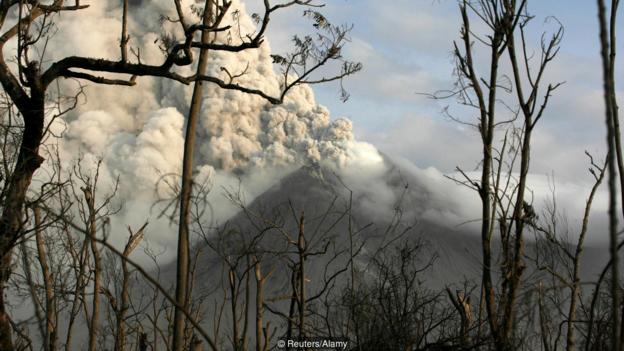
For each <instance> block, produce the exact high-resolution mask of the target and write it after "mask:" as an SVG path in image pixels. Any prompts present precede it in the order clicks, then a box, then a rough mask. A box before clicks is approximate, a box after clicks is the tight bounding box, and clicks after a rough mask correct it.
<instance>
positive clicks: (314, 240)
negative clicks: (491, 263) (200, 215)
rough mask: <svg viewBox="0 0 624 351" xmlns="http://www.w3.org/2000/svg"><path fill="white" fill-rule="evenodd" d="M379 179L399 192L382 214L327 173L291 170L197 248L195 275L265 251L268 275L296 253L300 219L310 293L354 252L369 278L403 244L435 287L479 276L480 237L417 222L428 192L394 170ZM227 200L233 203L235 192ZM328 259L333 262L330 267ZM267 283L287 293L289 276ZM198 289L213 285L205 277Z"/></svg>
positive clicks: (368, 198)
mask: <svg viewBox="0 0 624 351" xmlns="http://www.w3.org/2000/svg"><path fill="white" fill-rule="evenodd" d="M383 179H384V180H385V181H386V182H387V183H388V185H389V188H390V189H393V190H394V191H395V192H396V198H397V202H396V203H395V204H394V205H395V206H394V207H393V209H392V211H391V212H388V211H386V210H385V209H383V207H384V206H385V205H384V204H380V205H379V208H375V207H374V206H372V205H374V203H375V201H374V198H371V196H372V195H370V194H358V193H355V192H353V193H351V192H350V191H349V188H348V184H345V183H344V180H343V179H341V177H340V176H339V175H337V174H336V173H334V172H333V171H331V170H330V169H328V168H315V169H312V168H308V167H304V168H300V169H299V170H296V171H294V172H293V173H291V174H290V175H288V176H286V177H285V178H284V179H282V180H280V181H279V182H278V183H277V184H276V185H274V186H273V187H272V188H270V189H269V190H268V191H266V192H265V193H264V194H262V195H260V196H259V197H257V198H256V199H254V200H253V201H252V202H251V203H250V204H248V205H243V204H241V211H240V212H239V213H238V214H237V215H236V216H234V217H233V218H231V219H230V220H229V221H228V223H227V224H225V225H224V226H223V227H221V228H220V230H219V231H218V234H214V233H213V235H212V236H211V237H209V238H207V240H202V241H201V242H200V243H199V244H198V245H197V247H196V249H202V250H204V251H207V252H206V254H205V255H203V257H204V258H203V259H201V262H200V263H199V264H198V267H199V269H200V270H201V271H200V272H198V276H201V277H210V276H212V277H214V276H215V274H216V273H218V271H222V269H223V262H224V261H226V260H228V259H230V260H231V259H232V258H233V257H235V256H236V255H237V254H238V255H242V254H243V253H245V252H250V251H255V252H258V253H260V254H259V255H262V253H265V254H264V256H265V259H266V257H267V256H269V257H270V259H269V260H268V262H270V263H267V268H266V269H267V270H269V269H279V268H275V267H281V269H287V267H286V266H284V264H283V263H278V262H277V261H282V259H283V258H284V257H285V256H288V255H292V253H293V252H296V250H297V242H298V234H299V225H300V220H301V216H303V217H304V221H303V223H304V237H305V241H306V246H307V247H308V251H309V252H310V253H312V252H314V253H316V254H314V255H311V256H310V260H309V261H310V262H309V263H307V264H308V265H309V268H308V269H307V270H306V275H308V274H309V275H310V276H309V277H307V278H308V280H309V281H310V287H311V289H312V290H314V288H315V287H316V288H321V287H322V286H323V284H324V282H325V280H326V278H327V277H328V276H331V275H332V273H335V272H337V271H339V270H341V269H343V268H344V267H345V266H346V265H348V261H349V257H350V253H351V252H354V253H355V254H357V255H355V254H354V256H355V266H356V267H357V268H359V271H361V272H366V271H367V266H368V265H369V263H370V260H371V259H372V258H374V257H376V256H377V255H378V254H379V253H380V251H382V250H384V249H385V250H395V249H396V248H397V247H400V246H401V244H403V243H406V242H412V243H413V244H418V245H419V246H421V248H420V249H419V250H418V256H419V261H420V262H421V263H422V264H423V265H426V264H427V263H428V262H430V261H431V262H433V263H434V264H433V265H432V267H431V269H428V270H426V271H425V272H424V274H425V275H424V276H423V278H426V282H427V285H428V286H430V287H432V288H434V287H435V288H440V287H442V286H445V285H447V284H453V283H460V282H461V281H462V280H464V278H466V279H473V278H475V277H477V276H478V274H479V271H480V269H479V261H480V260H479V256H480V254H479V253H480V243H479V240H478V238H477V236H476V235H474V233H469V232H468V230H466V229H464V230H461V229H462V228H461V227H460V226H459V227H458V226H457V223H451V222H449V223H448V225H446V226H445V225H442V224H439V223H435V222H434V221H432V220H428V219H423V218H419V217H420V216H419V215H420V214H422V213H424V211H425V210H427V203H426V201H427V198H428V197H429V196H430V195H431V194H429V193H428V190H427V189H424V188H422V186H421V184H417V183H416V180H415V179H409V178H407V179H406V178H405V176H404V175H402V174H400V172H399V169H398V168H397V167H389V168H388V170H387V174H386V175H385V176H384V177H383ZM412 182H413V183H412ZM231 198H232V200H233V201H238V199H237V196H236V194H231ZM289 242H290V243H289ZM351 249H353V251H351ZM208 252H209V253H208ZM321 252H323V254H320V253H321ZM278 253H279V254H278ZM228 257H229V258H228ZM289 260H294V258H287V259H286V261H289ZM432 260H433V261H432ZM328 261H332V262H331V263H330V264H329V266H330V267H329V268H328V267H327V266H328ZM269 267H270V268H269ZM363 274H365V273H363ZM219 275H220V274H216V276H219ZM280 276H282V279H280V278H279V277H280ZM272 278H273V279H274V280H273V281H272V282H271V285H274V286H275V285H278V286H281V287H282V288H286V285H287V283H288V279H286V278H289V277H288V276H286V277H284V276H283V275H280V274H273V276H272ZM278 281H279V283H278ZM202 283H207V284H208V285H212V284H213V283H214V282H213V283H211V282H210V281H209V280H205V279H202ZM276 283H277V284H276ZM200 284H201V283H200ZM197 288H200V286H198V287H197ZM206 288H208V286H206ZM200 290H202V291H204V290H205V289H201V288H200Z"/></svg>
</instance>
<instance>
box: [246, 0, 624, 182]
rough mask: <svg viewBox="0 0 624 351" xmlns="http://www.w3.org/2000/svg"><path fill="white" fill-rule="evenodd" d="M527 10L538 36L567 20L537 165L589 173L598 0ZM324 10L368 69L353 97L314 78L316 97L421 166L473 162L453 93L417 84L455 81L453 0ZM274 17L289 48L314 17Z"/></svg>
mask: <svg viewBox="0 0 624 351" xmlns="http://www.w3.org/2000/svg"><path fill="white" fill-rule="evenodd" d="M248 6H250V7H252V8H253V5H251V4H250V5H248ZM529 11H530V13H531V14H533V15H535V19H534V20H533V22H532V25H531V32H530V36H531V39H533V40H532V42H533V43H534V44H535V45H539V39H540V34H541V33H542V32H543V31H544V30H546V31H548V30H552V29H553V28H555V26H554V23H555V22H553V21H552V20H550V21H547V19H548V17H549V16H555V17H556V18H557V19H558V20H559V21H560V22H561V23H562V24H563V25H564V26H565V36H564V39H563V42H562V44H561V51H560V54H559V56H558V57H557V58H556V60H555V61H554V62H553V63H552V65H551V66H550V74H549V76H548V78H549V81H550V82H555V83H556V82H559V81H565V82H566V83H565V84H564V85H563V86H562V87H561V88H560V89H559V90H558V91H556V92H555V95H554V96H553V98H552V100H551V105H550V108H549V110H548V112H547V114H546V115H545V116H544V118H543V121H542V123H541V124H540V125H539V126H538V129H537V131H536V133H535V137H534V148H533V151H534V158H533V166H532V167H533V168H532V172H534V173H538V174H551V173H553V172H554V174H555V176H556V177H557V178H563V179H564V180H574V181H585V180H589V179H590V178H589V175H588V174H586V173H587V172H586V169H587V167H586V159H585V157H584V154H583V153H584V150H589V151H590V152H592V153H594V154H595V155H600V154H601V152H602V150H603V144H604V136H603V135H604V123H603V114H602V112H603V101H602V95H601V69H600V61H599V56H598V53H599V47H598V30H597V15H596V12H597V10H596V3H595V1H588V0H573V1H570V0H543V1H529ZM323 13H324V14H325V15H326V16H327V17H328V18H329V19H330V21H333V22H334V23H347V24H353V26H354V27H353V30H352V32H351V39H352V42H351V43H350V45H348V46H347V47H346V48H345V56H347V57H349V58H352V59H354V60H357V61H360V62H362V64H363V65H364V69H363V71H362V72H360V73H358V74H357V76H355V77H351V78H349V79H348V80H347V81H346V83H345V86H346V88H347V89H348V91H349V93H350V94H351V97H350V99H349V101H348V102H346V103H341V102H340V101H339V99H338V89H337V87H336V86H335V85H325V86H316V87H315V88H314V90H315V91H316V94H317V101H318V102H319V103H321V104H323V105H325V106H327V107H329V109H330V110H331V111H332V115H333V116H334V117H348V118H350V119H351V120H353V122H354V126H355V130H356V136H357V137H358V138H359V139H361V140H366V141H369V142H371V143H373V144H375V145H376V146H377V147H378V148H379V149H381V150H382V151H384V152H387V153H389V154H391V155H395V156H401V157H405V158H407V159H409V160H411V161H413V162H414V163H415V164H416V165H417V166H419V167H423V168H424V167H429V166H433V167H436V168H438V169H440V170H442V171H450V170H452V169H453V168H454V167H455V166H458V165H459V166H462V167H463V168H466V169H472V168H474V167H475V166H476V163H477V161H478V158H479V157H478V152H479V147H478V145H479V144H478V142H479V141H478V139H477V135H476V134H475V133H474V132H473V131H472V130H470V129H468V128H465V127H462V126H460V125H458V124H456V123H454V122H451V121H449V120H448V119H446V118H445V117H444V116H443V114H442V113H441V110H442V108H443V107H444V106H445V105H450V106H451V108H453V105H454V102H453V101H451V100H448V101H432V100H430V99H428V98H426V97H424V96H422V95H419V94H417V93H418V92H421V93H431V92H434V91H436V90H439V89H445V88H450V87H451V86H452V83H453V77H452V69H453V64H452V57H451V48H452V41H453V40H456V39H457V38H458V33H459V28H460V24H459V12H458V7H457V2H456V1H454V0H440V1H434V0H394V1H385V2H380V1H372V0H328V1H327V2H326V6H325V8H324V9H323ZM273 25H274V26H273V28H272V31H271V32H270V33H269V35H268V37H269V39H270V41H271V44H272V46H273V47H274V48H275V50H276V51H280V50H282V51H283V50H286V48H287V47H288V46H287V45H288V40H289V38H290V35H291V33H293V32H298V33H302V32H306V30H307V28H308V27H309V25H308V24H307V23H305V21H302V20H301V18H300V17H299V16H297V14H296V13H292V14H283V15H282V17H280V18H276V20H275V21H274V22H273ZM622 27H624V26H621V27H620V28H622ZM620 37H622V35H620ZM621 43H622V41H621ZM621 43H620V45H619V47H620V48H619V51H620V52H623V51H624V50H622V49H624V47H623V46H622V44H621ZM536 48H537V47H536ZM619 66H620V67H621V65H619ZM621 73H622V72H618V75H619V76H621V75H622V74H621ZM620 92H621V88H620ZM620 96H622V94H621V93H620ZM457 111H458V113H460V114H461V113H464V112H462V111H460V110H457ZM462 117H463V116H462Z"/></svg>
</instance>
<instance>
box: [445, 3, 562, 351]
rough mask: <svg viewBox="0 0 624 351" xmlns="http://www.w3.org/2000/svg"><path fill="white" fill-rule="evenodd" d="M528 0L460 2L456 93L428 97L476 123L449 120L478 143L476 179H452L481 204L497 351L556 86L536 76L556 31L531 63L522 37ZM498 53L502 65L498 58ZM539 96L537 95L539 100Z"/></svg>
mask: <svg viewBox="0 0 624 351" xmlns="http://www.w3.org/2000/svg"><path fill="white" fill-rule="evenodd" d="M527 2H528V1H526V0H522V1H515V0H477V1H469V0H464V1H462V2H461V3H460V12H461V18H462V29H461V39H462V42H461V45H459V44H457V43H455V50H454V56H455V59H456V62H457V67H456V74H457V77H458V79H457V84H456V88H455V89H454V90H452V91H447V92H439V93H436V94H434V95H433V96H434V97H435V98H445V97H456V98H458V99H459V102H460V104H462V105H464V106H467V107H469V108H471V109H474V110H476V112H477V117H476V120H477V122H466V121H465V119H456V118H454V117H452V116H451V117H452V118H454V119H455V120H458V121H461V123H464V124H468V125H470V126H473V127H474V128H476V129H477V131H478V132H479V135H480V137H481V141H482V146H483V150H482V159H481V162H480V167H481V177H480V179H479V180H475V179H471V178H470V177H469V176H468V175H467V174H466V173H465V172H464V171H463V170H461V169H460V168H458V172H459V173H460V174H461V177H463V178H454V180H456V181H457V182H458V183H461V184H463V185H466V186H468V187H470V188H472V189H474V190H475V191H477V192H478V194H479V197H480V199H481V203H482V207H481V209H482V220H481V241H482V257H483V269H482V289H483V300H484V301H483V302H482V303H483V306H484V309H485V311H486V313H487V320H488V324H489V327H490V331H491V334H492V336H493V338H494V340H495V343H496V347H497V348H498V349H500V350H506V349H510V348H512V347H513V340H512V339H513V335H512V334H513V332H514V323H515V321H516V306H517V301H516V300H517V298H518V293H519V291H520V286H521V282H522V276H523V272H524V269H525V266H526V265H525V263H524V247H525V243H524V235H525V227H526V225H527V223H530V222H531V220H532V219H531V212H532V210H531V209H532V206H531V204H530V201H527V200H528V199H527V195H526V193H527V176H528V172H529V166H530V155H531V148H530V145H531V137H532V132H533V130H534V128H535V126H536V124H537V122H538V121H539V120H540V119H541V118H542V117H543V115H544V112H545V110H546V107H547V105H548V102H549V99H550V97H551V94H552V92H553V91H554V90H555V89H557V87H559V85H560V84H549V85H548V86H547V87H546V88H545V89H544V88H543V77H544V72H545V71H546V68H547V66H548V64H549V63H550V62H551V61H552V60H553V59H554V57H555V56H556V54H557V52H558V47H559V43H560V41H561V39H562V36H563V28H562V27H559V29H558V30H556V31H555V32H554V34H552V35H551V36H550V37H547V36H543V37H542V42H541V43H540V44H541V55H540V57H539V60H538V61H537V64H535V65H533V64H532V54H531V53H530V52H529V49H528V48H527V46H528V45H529V43H528V42H527V40H526V36H525V29H526V27H527V26H528V24H529V22H530V21H531V19H532V18H533V17H532V16H530V15H529V14H528V11H527ZM475 18H476V19H477V20H479V21H481V23H482V24H483V25H484V27H485V31H486V33H483V34H479V33H478V32H477V31H476V30H474V29H473V28H472V27H471V22H472V19H475ZM518 36H519V39H518V38H517V37H518ZM479 46H484V47H485V48H486V49H485V50H486V52H487V56H488V57H489V60H488V61H487V62H488V63H487V67H486V70H487V74H485V75H481V74H480V73H479V68H480V67H479V66H478V65H477V63H476V56H477V55H478V54H479V53H480V52H479V51H477V48H478V47H479ZM505 54H506V55H507V57H508V60H506V61H503V60H504V55H505ZM504 63H505V64H508V65H509V67H510V71H511V72H510V74H505V72H504V71H503V70H502V68H501V67H502V66H503V64H504ZM542 90H543V91H542ZM501 94H502V96H501ZM540 94H543V96H542V97H541V98H540ZM501 107H502V109H503V110H507V114H510V115H511V116H510V118H509V119H508V120H505V119H500V118H499V116H500V115H502V113H501V112H499V108H501ZM518 117H521V124H520V126H518V127H516V126H513V124H512V123H514V121H515V120H517V119H518ZM510 125H511V126H512V134H511V139H512V140H511V142H510V143H511V144H512V145H513V147H510V149H511V151H512V153H511V157H510V159H509V160H505V159H504V158H505V157H506V156H507V155H506V152H507V150H506V148H507V147H508V141H509V138H508V134H507V133H506V134H505V136H504V138H502V140H503V141H502V146H501V147H500V149H499V150H497V137H496V132H497V130H498V129H500V128H501V127H505V126H510ZM517 161H518V162H517ZM518 163H519V164H518ZM503 165H506V168H508V169H505V168H503ZM514 171H517V172H518V173H519V176H518V178H517V179H512V176H511V174H512V172H514ZM497 227H498V231H499V233H500V237H501V245H502V257H501V260H502V261H501V263H500V270H501V285H500V290H499V291H497V289H496V284H495V283H494V280H493V278H492V275H493V273H492V272H493V265H494V261H495V260H496V257H495V256H494V254H493V253H492V236H493V234H494V231H495V229H496V228H497ZM497 295H498V298H497Z"/></svg>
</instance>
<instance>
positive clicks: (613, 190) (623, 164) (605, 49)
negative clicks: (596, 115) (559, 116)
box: [598, 0, 624, 350]
mask: <svg viewBox="0 0 624 351" xmlns="http://www.w3.org/2000/svg"><path fill="white" fill-rule="evenodd" d="M618 5H619V0H612V1H611V6H610V8H609V11H610V15H609V12H607V9H606V6H605V1H604V0H598V19H599V23H600V56H601V59H602V76H603V89H604V100H605V120H606V125H607V155H608V158H607V169H608V178H607V182H608V185H609V245H610V250H611V261H612V264H611V299H612V304H611V308H612V312H613V313H612V321H611V324H612V325H611V328H612V330H611V333H612V335H611V348H612V349H613V350H622V349H623V347H624V344H623V342H624V337H623V335H621V333H623V332H624V329H623V330H622V331H620V323H621V320H620V313H618V312H617V311H619V310H620V309H621V306H620V304H621V302H620V295H621V294H620V283H619V282H620V276H619V258H618V239H617V234H618V228H617V225H618V220H617V184H616V181H617V177H618V169H619V173H620V174H619V176H620V185H621V186H622V189H620V190H621V192H622V193H621V194H622V200H624V161H623V160H622V145H621V142H620V131H619V119H618V105H617V98H616V90H615V55H616V47H617V45H616V37H615V35H616V20H617V11H618ZM616 157H617V158H616ZM616 162H617V164H616ZM622 211H624V206H623V208H622ZM623 213H624V212H623ZM622 311H624V308H622ZM623 325H624V324H623Z"/></svg>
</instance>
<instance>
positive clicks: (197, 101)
mask: <svg viewBox="0 0 624 351" xmlns="http://www.w3.org/2000/svg"><path fill="white" fill-rule="evenodd" d="M212 1H213V0H206V2H205V8H204V14H203V19H202V23H203V24H204V25H206V26H207V25H209V24H210V20H211V17H212V6H213V2H212ZM201 42H202V43H203V44H208V43H209V42H210V33H209V32H207V31H203V32H202V35H201ZM207 66H208V49H201V50H200V54H199V62H198V65H197V75H198V76H203V75H205V74H206V68H207ZM202 93H203V82H202V81H197V82H195V86H194V87H193V97H192V99H191V106H190V110H189V114H188V120H187V122H186V123H187V124H186V137H185V139H184V159H183V161H182V187H181V191H180V221H179V227H178V258H177V272H176V300H177V301H178V303H179V305H180V306H182V307H183V308H186V307H187V306H188V301H187V296H188V286H189V279H188V276H189V265H190V247H189V245H190V244H189V220H190V204H191V193H192V187H193V153H194V149H195V134H196V128H197V120H198V119H199V113H200V112H201V105H202ZM185 326H186V318H185V317H184V314H183V313H182V311H180V309H178V308H176V310H175V316H174V325H173V351H183V349H184V345H185V330H186V328H185Z"/></svg>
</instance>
